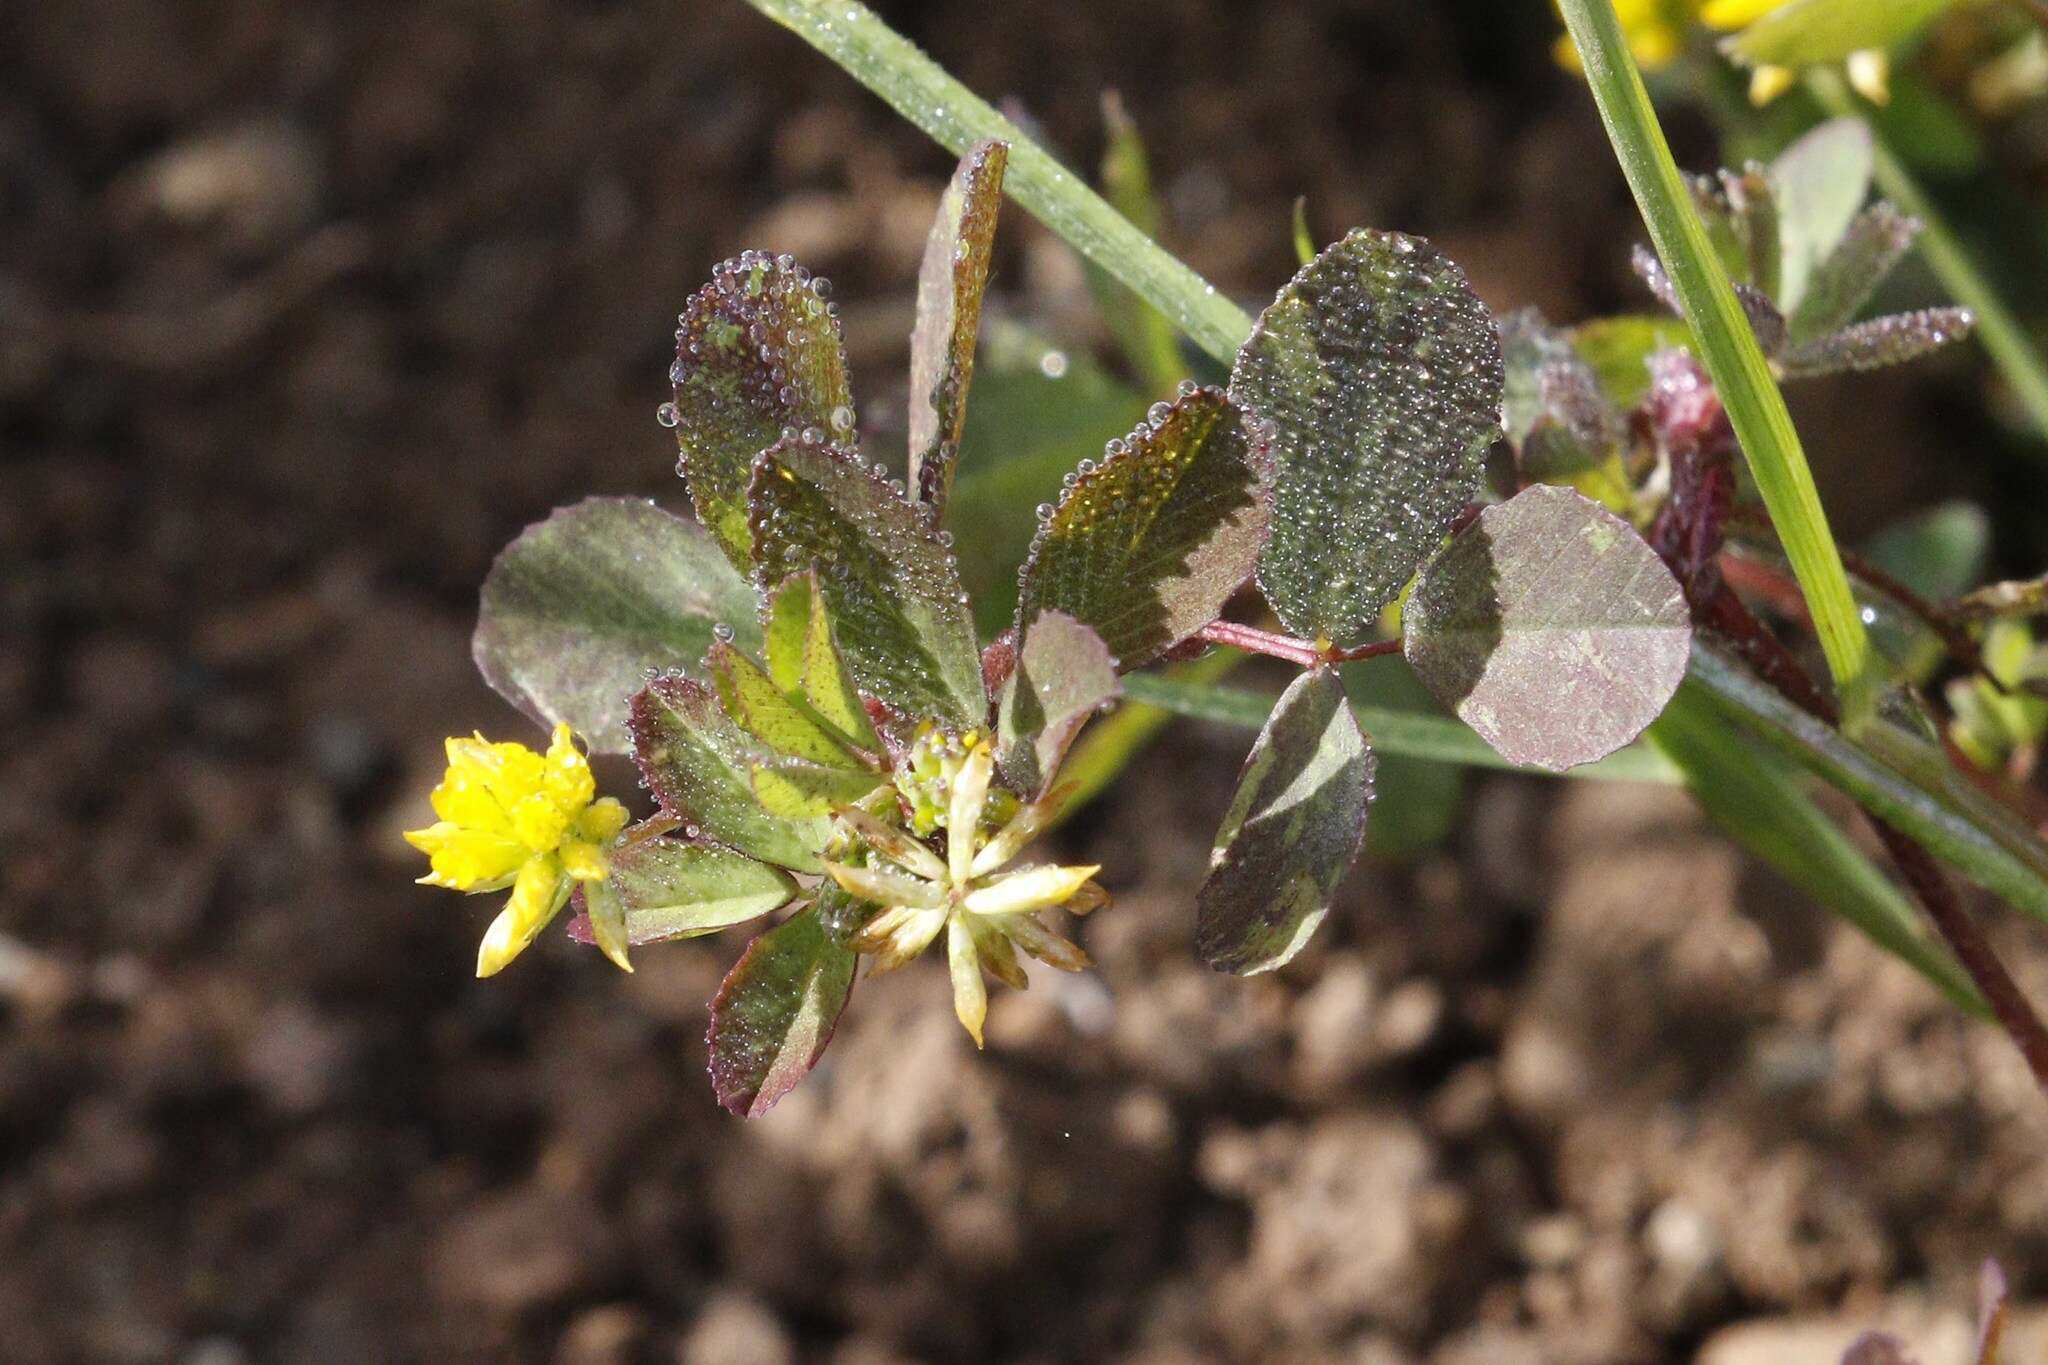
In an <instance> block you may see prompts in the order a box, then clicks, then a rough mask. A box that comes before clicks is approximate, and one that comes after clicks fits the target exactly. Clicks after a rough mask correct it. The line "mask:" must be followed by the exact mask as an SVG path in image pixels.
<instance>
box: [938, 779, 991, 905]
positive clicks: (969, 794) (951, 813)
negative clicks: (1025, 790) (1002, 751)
mask: <svg viewBox="0 0 2048 1365" xmlns="http://www.w3.org/2000/svg"><path fill="white" fill-rule="evenodd" d="M995 771H996V756H995V753H994V751H993V750H991V749H990V748H989V746H988V745H986V744H977V745H975V746H974V747H973V748H972V749H969V750H968V751H967V757H966V758H965V759H963V760H961V763H960V771H958V772H957V773H955V774H953V799H952V801H951V803H950V804H949V806H948V808H947V812H946V860H947V862H948V864H949V865H950V866H949V870H950V871H951V873H952V876H953V884H954V885H955V886H965V885H966V884H967V878H968V871H967V869H968V868H969V867H971V866H973V864H974V837H975V834H976V832H977V830H978V829H979V827H980V825H981V808H982V807H983V806H985V805H987V804H988V784H989V779H990V778H992V777H994V776H995Z"/></svg>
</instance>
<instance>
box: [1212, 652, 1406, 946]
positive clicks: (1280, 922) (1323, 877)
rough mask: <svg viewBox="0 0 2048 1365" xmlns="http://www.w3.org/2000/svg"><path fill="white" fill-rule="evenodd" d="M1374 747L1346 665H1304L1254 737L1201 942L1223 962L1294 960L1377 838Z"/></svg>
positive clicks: (1215, 862)
mask: <svg viewBox="0 0 2048 1365" xmlns="http://www.w3.org/2000/svg"><path fill="white" fill-rule="evenodd" d="M1372 778H1373V755H1372V749H1371V747H1370V746H1369V745H1367V743H1366V741H1365V736H1364V734H1362V733H1361V732H1360V731H1359V728H1358V722H1357V720H1356V719H1354V718H1353V716H1352V714H1351V703H1350V702H1349V701H1348V700H1347V699H1346V698H1345V695H1344V684H1343V683H1342V682H1341V681H1340V680H1339V679H1338V677H1337V673H1336V671H1335V670H1334V669H1329V668H1321V669H1315V670H1312V671H1309V672H1305V673H1302V674H1301V675H1300V676H1298V677H1297V678H1295V680H1294V682H1293V683H1292V684H1291V685H1290V686H1289V687H1288V689H1287V690H1286V691H1285V692H1284V693H1282V694H1281V696H1280V702H1279V704H1278V705H1277V706H1275V707H1274V708H1273V714H1272V715H1271V716H1270V717H1269V718H1268V719H1267V721H1266V727H1265V729H1263V730H1261V731H1260V732H1259V737H1258V739H1256V740H1255V741H1253V743H1252V750H1251V754H1250V756H1249V757H1247V758H1246V759H1245V764H1244V772H1243V774H1242V775H1241V776H1240V777H1239V778H1238V783H1237V795H1236V796H1235V797H1234V798H1233V799H1232V800H1231V803H1230V811H1229V813H1228V814H1227V815H1225V816H1224V817H1223V826H1222V828H1221V829H1219V830H1218V831H1217V832H1216V850H1215V853H1214V854H1213V855H1212V856H1211V858H1210V862H1209V875H1208V878H1207V879H1206V880H1205V881H1203V883H1202V889H1201V891H1200V893H1199V894H1198V895H1197V897H1196V902H1195V905H1196V918H1195V951H1196V952H1197V953H1198V954H1200V956H1201V958H1202V960H1203V961H1204V962H1206V963H1208V964H1209V965H1210V966H1211V967H1214V968H1216V969H1217V970H1218V971H1225V972H1234V973H1237V974H1239V975H1250V974H1252V973H1255V972H1267V971H1271V970H1273V969H1274V968H1275V967H1279V966H1281V965H1283V964H1284V963H1286V962H1287V961H1288V960H1289V959H1290V958H1292V957H1293V956H1294V955H1295V954H1296V953H1298V952H1300V951H1301V949H1302V946H1303V945H1304V944H1306V943H1307V942H1308V938H1309V935H1310V934H1312V933H1313V932H1315V928H1316V926H1317V925H1318V924H1320V923H1322V920H1323V916H1324V915H1325V914H1326V913H1328V911H1329V908H1330V897H1331V896H1332V895H1333V894H1334V893H1335V892H1336V890H1337V883H1339V882H1341V881H1342V880H1343V879H1344V874H1345V872H1346V871H1348V870H1349V869H1350V867H1351V864H1352V863H1353V862H1354V861H1356V860H1357V858H1358V852H1359V849H1360V848H1362V847H1363V846H1364V843H1365V811H1366V806H1367V804H1368V803H1369V802H1370V801H1371V800H1372Z"/></svg>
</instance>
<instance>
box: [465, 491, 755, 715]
mask: <svg viewBox="0 0 2048 1365" xmlns="http://www.w3.org/2000/svg"><path fill="white" fill-rule="evenodd" d="M720 623H723V624H726V625H730V626H731V627H732V628H733V629H734V631H735V632H737V633H738V634H737V636H736V638H740V637H745V638H748V639H751V638H752V637H753V634H754V590H753V588H752V587H751V586H750V585H749V584H748V583H747V582H746V581H745V580H744V579H742V578H741V577H740V576H739V575H738V574H735V573H734V572H733V571H732V566H731V565H730V564H728V563H726V561H725V557H724V556H723V555H722V554H720V553H719V550H718V547H717V546H716V545H715V544H713V543H712V540H711V537H710V536H709V535H707V534H706V533H705V532H704V529H703V528H702V527H700V526H698V525H696V524H695V523H693V522H688V521H684V520H682V519H681V518H680V517H672V516H670V515H669V514H668V513H666V512H664V511H662V510H661V509H660V508H658V507H656V506H655V505H654V504H652V503H649V502H642V501H639V500H637V499H633V498H590V499H587V500H585V501H583V502H580V503H577V504H576V505H575V506H574V507H565V508H562V509H561V510H560V511H558V512H556V513H555V514H554V515H553V516H551V517H549V518H548V519H547V520H546V521H543V522H538V523H536V524H534V525H532V526H529V527H527V528H526V529H525V530H524V531H522V532H521V533H520V534H519V538H518V539H517V540H514V541H513V542H512V543H511V544H510V545H508V546H506V547H505V550H504V553H502V554H500V555H499V556H498V560H497V563H495V564H493V565H492V566H491V572H490V576H489V577H487V578H486V579H485V580H484V588H483V605H482V609H481V611H480V612H479V613H478V616H477V626H476V636H475V639H474V641H473V642H472V650H473V652H474V653H475V655H476V663H477V668H478V669H479V670H481V672H482V673H483V676H484V681H486V682H488V683H489V684H490V685H491V686H492V687H494V688H496V689H497V690H498V693H499V694H500V695H501V696H503V697H504V698H505V699H506V700H507V701H509V702H511V703H512V704H513V705H514V706H517V707H518V708H519V709H520V710H522V711H524V712H526V714H528V715H529V716H532V717H533V718H534V719H535V720H537V721H540V722H541V723H542V724H544V725H553V724H555V723H556V722H560V721H566V722H567V723H568V724H569V725H570V726H571V727H572V728H574V729H575V731H576V732H577V733H578V734H580V735H582V736H583V739H584V741H585V742H586V743H587V744H589V746H590V747H591V749H592V750H593V751H594V752H597V753H624V752H625V751H626V750H628V749H629V748H631V747H632V735H631V734H630V733H629V732H628V730H627V728H626V716H627V706H628V703H629V701H630V699H631V697H632V695H633V693H634V692H636V691H638V690H639V688H640V687H641V685H642V684H643V683H644V682H645V681H646V678H647V675H648V674H649V673H650V672H658V671H664V670H668V669H675V668H695V667H696V666H697V664H698V662H699V661H700V660H702V659H703V657H704V651H705V650H706V649H708V648H709V647H710V645H711V640H712V631H713V628H714V626H716V625H717V624H720Z"/></svg>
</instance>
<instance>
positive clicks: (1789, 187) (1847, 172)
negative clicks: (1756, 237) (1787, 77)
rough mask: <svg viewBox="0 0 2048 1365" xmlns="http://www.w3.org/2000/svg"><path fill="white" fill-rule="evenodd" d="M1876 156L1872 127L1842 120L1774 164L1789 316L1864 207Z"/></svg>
mask: <svg viewBox="0 0 2048 1365" xmlns="http://www.w3.org/2000/svg"><path fill="white" fill-rule="evenodd" d="M1859 3H1860V0H1859ZM1872 8H1882V7H1881V6H1873V7H1872ZM1876 156H1877V152H1876V148H1875V146H1874V145H1873V144H1872V142H1871V139H1870V126H1869V125H1868V124H1866V123H1865V122H1863V120H1862V119H1856V118H1839V119H1831V120H1829V121H1828V122H1826V123H1823V124H1821V125H1819V126H1818V127H1816V128H1814V129H1813V130H1812V131H1810V132H1808V133H1806V134H1805V135H1804V136H1802V137H1801V138H1800V139H1799V140H1798V141H1797V142H1794V143H1793V144H1792V145H1791V146H1790V147H1787V148H1786V149H1785V150H1784V152H1783V153H1781V154H1780V155H1779V157H1778V159H1777V160H1776V161H1774V162H1772V163H1771V170H1770V176H1771V185H1772V188H1773V189H1774V190H1775V191H1776V194H1777V200H1778V239H1779V242H1780V244H1781V248H1782V250H1783V253H1784V260H1783V262H1782V264H1781V266H1780V274H1779V284H1778V292H1777V294H1776V296H1775V297H1776V299H1777V303H1778V307H1779V308H1781V309H1783V310H1784V311H1785V312H1786V314H1787V315H1790V314H1793V313H1796V312H1798V310H1799V306H1800V304H1801V303H1802V302H1803V301H1804V300H1805V298H1806V290H1807V287H1808V281H1810V280H1811V279H1812V278H1813V272H1814V271H1816V270H1818V269H1819V268H1820V263H1821V262H1822V261H1825V260H1826V259H1827V258H1828V257H1829V256H1832V255H1833V254H1834V252H1835V248H1836V247H1837V246H1839V245H1841V242H1842V236H1843V234H1844V233H1846V232H1848V230H1849V224H1850V223H1851V222H1852V221H1854V220H1855V217H1856V210H1858V209H1860V208H1862V207H1863V200H1864V198H1865V196H1867V195H1868V194H1869V193H1870V176H1871V171H1872V169H1873V168H1874V166H1875V164H1876Z"/></svg>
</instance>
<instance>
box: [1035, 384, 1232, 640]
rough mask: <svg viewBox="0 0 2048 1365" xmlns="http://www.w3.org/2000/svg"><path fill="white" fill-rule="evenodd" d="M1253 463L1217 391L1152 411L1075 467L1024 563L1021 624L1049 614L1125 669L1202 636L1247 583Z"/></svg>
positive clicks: (1227, 402)
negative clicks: (1086, 633) (1095, 641)
mask: <svg viewBox="0 0 2048 1365" xmlns="http://www.w3.org/2000/svg"><path fill="white" fill-rule="evenodd" d="M1262 465H1263V458H1262V455H1261V452H1259V451H1258V450H1257V449H1256V448H1255V447H1254V445H1253V443H1252V439H1251V435H1250V432H1249V431H1248V430H1247V428H1246V426H1245V422H1244V417H1243V414H1242V412H1241V411H1240V410H1239V408H1238V407H1237V405H1236V404H1235V403H1233V402H1231V400H1230V399H1229V398H1228V397H1227V396H1225V395H1224V394H1223V392H1222V391H1221V390H1218V389H1196V390H1194V391H1192V392H1190V393H1188V394H1186V395H1185V396H1183V397H1182V398H1180V399H1179V400H1178V401H1176V402H1174V403H1172V404H1166V403H1160V404H1157V405H1155V406H1154V408H1153V410H1152V416H1151V419H1150V420H1148V421H1147V422H1145V423H1144V424H1142V425H1140V426H1139V427H1138V428H1137V430H1135V431H1133V432H1132V433H1131V434H1130V436H1129V437H1128V438H1126V439H1125V440H1123V441H1121V442H1112V443H1111V446H1110V453H1109V454H1108V455H1107V456H1106V457H1105V458H1104V459H1103V461H1102V463H1101V464H1099V465H1098V464H1095V463H1094V462H1093V461H1088V460H1084V461H1082V463H1081V467H1080V469H1079V470H1078V471H1077V473H1076V474H1075V475H1074V476H1073V478H1072V480H1071V481H1070V482H1069V484H1068V486H1067V489H1066V491H1065V493H1064V494H1062V496H1061V498H1060V501H1059V505H1058V506H1057V507H1055V508H1054V509H1053V510H1052V512H1051V513H1050V514H1049V515H1048V516H1047V518H1046V520H1045V522H1044V524H1043V525H1041V526H1040V527H1039V530H1038V538H1037V539H1036V540H1035V541H1034V542H1033V543H1032V547H1031V558H1030V559H1029V560H1027V561H1026V562H1025V565H1024V576H1023V579H1022V586H1021V589H1020V593H1019V600H1018V604H1017V619H1018V622H1019V623H1020V624H1022V623H1025V622H1028V621H1030V620H1033V619H1035V618H1036V617H1037V615H1038V614H1039V613H1040V612H1044V611H1060V612H1064V613H1066V614H1067V615H1068V616H1071V617H1073V618H1074V619H1075V620H1077V621H1081V622H1083V623H1085V624H1087V625H1088V626H1089V627H1091V628H1092V629H1093V630H1094V631H1095V633H1096V634H1098V635H1100V636H1101V637H1102V641H1103V643H1104V644H1106V645H1107V646H1108V647H1109V651H1110V653H1111V654H1113V655H1114V656H1115V657H1116V660H1117V666H1118V667H1119V668H1121V669H1124V670H1126V671H1128V670H1130V669H1133V668H1138V667H1141V666H1143V665H1144V664H1147V663H1150V662H1151V661H1152V660H1153V659H1156V658H1158V657H1159V655H1161V654H1163V653H1164V652H1166V651H1167V650H1168V649H1170V648H1172V647H1173V646H1174V645H1176V644H1178V643H1180V642H1181V641H1182V640H1185V639H1187V638H1188V637H1189V636H1191V635H1193V634H1195V633H1196V632H1197V631H1199V630H1201V628H1202V627H1203V626H1206V625H1208V624H1209V623H1210V622H1211V621H1213V620H1215V619H1216V617H1217V616H1218V615H1219V614H1220V613H1221V612H1222V610H1223V604H1224V603H1225V602H1227V601H1229V600H1230V596H1231V594H1232V593H1234V592H1236V591H1237V589H1238V588H1239V587H1240V586H1242V585H1243V584H1244V582H1245V580H1246V579H1248V578H1249V577H1251V573H1252V569H1253V567H1254V566H1255V565H1256V564H1257V562H1258V556H1259V548H1260V546H1261V545H1262V544H1263V542H1264V539H1265V534H1266V502H1265V497H1264V492H1263V489H1262V487H1261V483H1262Z"/></svg>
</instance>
